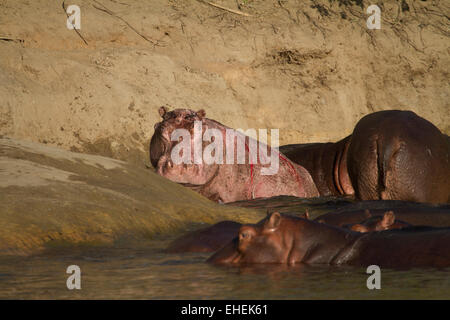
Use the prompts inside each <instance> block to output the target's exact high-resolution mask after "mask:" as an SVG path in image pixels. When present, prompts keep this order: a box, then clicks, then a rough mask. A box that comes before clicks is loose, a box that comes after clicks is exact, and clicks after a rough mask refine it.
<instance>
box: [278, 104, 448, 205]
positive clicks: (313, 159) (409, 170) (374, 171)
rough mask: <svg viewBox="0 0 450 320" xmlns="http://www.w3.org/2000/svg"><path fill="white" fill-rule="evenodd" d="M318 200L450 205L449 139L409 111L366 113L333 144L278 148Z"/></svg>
mask: <svg viewBox="0 0 450 320" xmlns="http://www.w3.org/2000/svg"><path fill="white" fill-rule="evenodd" d="M280 151H281V152H282V153H283V154H285V155H286V156H287V157H288V158H289V159H291V160H292V161H294V162H295V163H297V164H299V165H301V166H303V167H305V168H306V169H307V170H308V171H309V173H310V174H311V175H312V177H313V179H314V182H315V183H316V186H317V188H318V190H319V192H320V194H321V195H323V196H328V195H354V196H355V198H356V199H361V200H405V201H415V202H430V203H448V202H450V179H449V177H450V159H449V155H450V139H449V137H448V136H446V135H445V134H442V133H441V132H440V131H439V129H438V128H437V127H435V126H434V125H433V124H432V123H431V122H429V121H427V120H425V119H423V118H421V117H419V116H418V115H416V114H415V113H414V112H411V111H400V110H388V111H380V112H375V113H372V114H369V115H367V116H365V117H363V118H362V119H361V120H360V121H359V122H358V123H357V124H356V126H355V129H354V130H353V133H352V134H351V135H350V136H348V137H346V138H344V139H342V140H340V141H338V142H336V143H313V144H303V145H302V144H298V145H287V146H281V147H280Z"/></svg>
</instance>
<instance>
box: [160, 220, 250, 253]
mask: <svg viewBox="0 0 450 320" xmlns="http://www.w3.org/2000/svg"><path fill="white" fill-rule="evenodd" d="M241 226H242V224H240V223H238V222H234V221H221V222H218V223H216V224H214V225H212V226H210V227H206V228H203V229H200V230H196V231H193V232H189V233H188V234H186V235H183V236H181V237H179V238H177V239H175V240H174V241H173V242H172V243H170V245H169V247H168V248H167V249H166V252H168V253H182V252H214V251H217V250H219V249H220V248H222V247H223V246H224V245H225V244H227V243H228V242H230V241H231V240H233V238H234V237H235V236H236V234H237V233H238V231H239V229H240V228H241Z"/></svg>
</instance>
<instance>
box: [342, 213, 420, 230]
mask: <svg viewBox="0 0 450 320" xmlns="http://www.w3.org/2000/svg"><path fill="white" fill-rule="evenodd" d="M367 214H368V218H367V219H366V220H364V221H361V222H360V223H355V224H347V225H344V228H345V229H350V230H353V231H358V232H374V231H383V230H392V229H403V228H407V227H412V224H409V223H408V222H405V221H401V220H397V219H396V218H395V214H394V212H393V211H387V212H385V213H384V215H383V216H374V217H372V216H371V214H370V213H369V211H368V210H367Z"/></svg>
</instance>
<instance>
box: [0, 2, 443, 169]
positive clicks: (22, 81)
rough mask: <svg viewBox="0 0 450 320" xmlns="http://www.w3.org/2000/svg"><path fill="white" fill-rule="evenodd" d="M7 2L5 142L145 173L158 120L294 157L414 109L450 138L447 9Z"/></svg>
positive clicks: (0, 110) (3, 33) (1, 111)
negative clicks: (198, 119) (187, 111)
mask: <svg viewBox="0 0 450 320" xmlns="http://www.w3.org/2000/svg"><path fill="white" fill-rule="evenodd" d="M214 3H216V4H219V5H222V6H224V7H226V8H230V9H233V10H240V11H241V12H244V13H246V14H248V16H245V15H242V14H235V13H232V12H229V11H226V10H222V9H220V8H217V7H214V6H211V5H209V4H207V3H205V2H203V1H195V0H191V1H185V0H172V1H137V0H121V1H115V0H95V1H87V0H77V1H74V2H69V1H66V3H65V5H66V7H67V6H68V5H70V4H77V5H78V6H79V7H80V9H81V30H80V34H81V36H82V37H83V39H84V40H85V41H86V43H87V44H86V43H85V42H84V40H83V39H82V38H81V37H80V36H78V35H77V33H76V32H74V30H68V29H67V28H66V15H65V12H64V10H63V8H62V1H49V0H48V1H18V0H1V1H0V135H5V136H10V137H14V138H20V139H26V140H32V141H35V142H41V143H47V144H51V145H57V146H60V147H62V148H65V149H67V150H75V151H82V152H87V153H93V154H100V155H104V156H110V157H113V158H116V159H122V160H126V161H131V162H133V163H135V164H137V165H140V166H143V163H144V162H145V161H147V155H146V154H147V152H148V150H147V149H148V141H149V139H150V137H151V135H152V134H153V125H154V123H155V122H156V121H158V120H159V119H158V118H159V116H158V112H157V108H158V107H160V106H162V105H167V106H170V107H174V108H175V107H179V108H181V107H186V108H193V109H197V108H204V109H205V110H206V112H207V116H208V117H210V118H213V119H216V120H218V121H220V122H222V123H224V124H226V125H228V126H231V127H234V128H244V129H245V128H279V129H280V130H281V131H280V143H281V144H287V143H299V142H313V141H328V140H337V139H340V138H342V137H344V136H345V135H347V134H349V133H350V132H351V130H352V128H353V126H354V124H355V123H356V121H357V120H358V119H360V118H361V117H362V116H363V115H365V114H367V113H370V112H373V111H377V110H382V109H393V108H398V109H410V110H413V111H415V112H417V113H418V114H419V115H420V116H422V117H424V118H426V119H428V120H430V121H432V122H433V123H434V124H435V125H437V126H438V127H439V128H440V129H441V130H443V131H444V132H446V133H447V134H449V133H450V112H449V110H450V106H449V101H450V99H449V86H448V79H449V74H448V66H449V65H450V55H449V52H448V45H449V23H448V15H449V12H450V8H449V4H448V2H446V1H410V0H403V1H382V2H378V5H379V6H380V8H381V11H382V25H381V30H368V29H367V27H366V19H367V17H368V14H366V11H365V10H366V9H367V7H368V5H369V4H372V3H369V2H368V1H343V0H338V1H330V0H316V1H266V0H264V1H262V0H261V1H256V0H255V1H253V0H248V1H235V0H216V1H215V2H214Z"/></svg>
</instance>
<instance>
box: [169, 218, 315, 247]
mask: <svg viewBox="0 0 450 320" xmlns="http://www.w3.org/2000/svg"><path fill="white" fill-rule="evenodd" d="M303 217H304V218H305V219H309V213H308V212H305V213H304V214H303ZM241 227H242V224H241V223H238V222H234V221H221V222H218V223H216V224H213V225H212V226H210V227H206V228H202V229H200V230H195V231H192V232H189V233H187V234H185V235H182V236H181V237H179V238H177V239H175V240H174V241H172V242H171V243H170V244H169V246H168V247H167V249H166V250H165V252H167V253H184V252H215V251H217V250H219V249H220V248H222V247H223V246H224V245H226V244H227V243H228V242H230V241H231V240H233V238H234V237H236V234H237V233H238V231H239V229H240V228H241Z"/></svg>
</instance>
